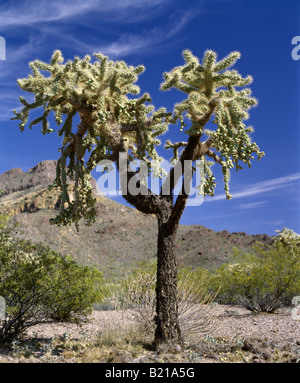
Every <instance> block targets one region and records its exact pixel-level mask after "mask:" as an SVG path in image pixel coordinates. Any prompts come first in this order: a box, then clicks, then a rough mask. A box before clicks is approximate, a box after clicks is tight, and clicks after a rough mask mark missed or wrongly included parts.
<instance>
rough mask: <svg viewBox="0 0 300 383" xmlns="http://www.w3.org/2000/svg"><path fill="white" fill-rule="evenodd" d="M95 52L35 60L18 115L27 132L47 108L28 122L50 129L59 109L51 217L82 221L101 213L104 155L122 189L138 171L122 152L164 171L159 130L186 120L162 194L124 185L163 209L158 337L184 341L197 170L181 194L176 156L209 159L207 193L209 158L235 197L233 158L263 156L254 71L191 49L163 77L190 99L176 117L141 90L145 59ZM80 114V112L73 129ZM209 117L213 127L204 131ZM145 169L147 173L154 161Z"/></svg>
mask: <svg viewBox="0 0 300 383" xmlns="http://www.w3.org/2000/svg"><path fill="white" fill-rule="evenodd" d="M94 56H95V57H96V59H97V60H98V61H96V62H94V63H92V62H91V57H90V56H86V57H85V58H84V59H83V60H80V59H79V58H77V57H76V58H75V59H74V60H73V61H68V62H66V63H64V59H63V57H62V55H61V53H60V51H55V52H54V54H53V56H52V59H51V62H50V64H46V63H44V62H41V61H38V60H36V61H33V62H32V63H30V67H31V68H32V70H33V75H30V76H28V78H25V79H22V80H18V84H19V86H20V87H21V88H22V89H23V90H25V91H28V92H31V93H34V94H35V100H34V102H33V103H28V102H27V101H26V100H25V99H24V98H23V97H20V101H21V102H22V104H23V105H24V107H23V109H22V111H21V112H20V113H17V112H15V115H16V116H15V119H19V120H20V121H21V122H20V128H21V130H23V129H24V127H25V125H26V123H27V121H28V118H29V112H30V110H32V109H34V108H37V107H42V108H43V110H44V112H43V114H42V115H41V116H40V117H39V118H37V119H35V120H34V121H32V122H31V123H30V124H29V127H30V128H31V127H32V126H33V125H35V124H37V123H40V122H41V123H42V132H43V134H46V133H49V132H51V131H52V130H51V129H50V126H49V123H48V115H49V113H50V112H51V111H53V112H54V113H55V121H56V123H57V125H58V126H59V127H60V129H59V130H58V133H59V135H60V136H63V144H62V147H61V148H60V151H61V157H60V159H59V160H58V164H57V171H56V179H55V181H54V184H53V186H57V187H60V188H61V190H62V194H61V200H62V203H61V212H60V214H59V215H58V217H57V218H56V219H55V220H53V221H52V222H53V223H57V224H60V223H62V224H68V223H71V222H75V223H76V224H78V220H79V219H80V218H82V217H83V218H86V219H87V220H88V223H90V222H91V221H92V220H93V219H94V215H95V209H94V203H95V200H94V198H93V197H92V187H91V183H90V177H91V176H90V172H91V170H92V169H93V168H94V167H95V166H96V164H97V163H98V162H99V161H100V160H112V161H115V162H116V164H117V166H118V168H119V171H120V174H121V186H122V188H123V185H124V184H125V187H126V186H127V185H128V184H129V181H130V179H131V177H132V176H133V175H135V174H136V172H132V171H128V172H125V171H122V169H121V168H122V167H121V166H120V160H119V154H120V152H124V151H126V152H127V156H125V158H127V165H128V164H129V161H130V160H134V159H139V160H144V161H146V162H147V164H148V172H149V171H150V170H151V164H152V163H153V162H156V163H157V166H156V167H155V168H154V172H155V173H157V174H159V173H160V169H159V162H160V161H159V160H160V158H159V156H158V154H157V152H156V149H155V148H156V146H157V145H159V144H160V141H159V139H158V136H160V135H162V134H163V133H164V132H166V130H167V128H168V124H169V123H176V122H177V121H178V120H179V122H180V129H181V131H182V130H184V129H185V128H186V130H185V133H187V135H188V140H187V141H186V142H185V141H179V142H177V143H175V144H172V142H171V141H167V142H166V148H169V149H172V150H173V154H174V159H175V160H176V159H177V160H178V161H177V162H176V161H174V163H176V164H175V165H174V166H173V167H172V169H171V170H170V172H169V174H168V176H167V179H166V180H165V181H164V183H163V185H162V186H161V191H160V193H157V194H154V193H152V191H151V190H149V189H147V187H145V188H144V189H143V193H138V194H137V195H136V194H134V193H130V191H129V192H128V193H124V198H125V199H126V200H127V201H128V202H129V203H130V204H132V205H133V206H135V207H136V208H137V209H138V210H139V211H141V212H143V213H146V214H154V215H155V216H156V217H157V220H158V240H157V283H156V317H155V323H156V330H155V344H156V345H159V344H161V343H171V344H173V343H177V342H179V341H180V340H181V331H180V326H179V321H178V304H177V261H176V252H175V240H176V233H177V229H178V225H179V221H180V218H181V216H182V213H183V211H184V209H185V206H186V202H187V199H188V197H189V192H188V190H185V186H186V185H191V181H192V175H193V172H190V171H185V170H184V171H183V177H182V189H181V193H179V195H178V196H177V198H176V201H175V200H174V189H175V186H176V184H177V181H178V180H179V178H181V175H182V174H181V173H180V172H177V169H178V168H179V167H177V164H179V165H180V166H181V169H184V166H182V165H184V163H185V161H191V162H193V161H195V160H197V159H201V160H204V167H203V168H202V169H200V171H201V172H203V173H204V174H203V175H202V179H201V185H199V192H200V193H202V194H203V195H213V194H214V189H215V186H216V182H215V177H214V174H213V171H212V167H211V165H212V164H213V163H217V164H220V165H221V167H222V172H223V175H224V181H225V188H224V189H225V193H226V197H227V198H231V196H230V194H229V185H228V184H229V175H230V169H232V168H233V167H234V166H235V168H236V170H239V169H241V168H242V167H241V165H240V162H241V163H242V164H247V165H248V166H250V165H251V160H252V159H253V158H254V156H253V154H256V155H257V156H258V159H260V158H261V157H262V156H263V155H264V153H263V152H261V151H260V150H259V148H258V146H257V145H256V144H255V143H252V142H251V139H250V136H249V134H250V133H251V132H252V128H251V127H247V126H246V125H245V124H244V120H245V119H247V118H248V110H249V109H250V108H251V107H252V106H254V105H255V104H256V100H255V99H254V98H252V97H251V91H250V89H249V88H247V87H246V86H247V85H248V84H250V83H251V81H252V78H251V77H250V76H248V77H246V78H243V77H242V76H241V75H240V74H239V73H238V72H237V71H236V70H231V69H230V68H231V67H232V66H233V65H234V64H235V62H236V61H237V59H238V58H239V57H240V54H239V53H238V52H233V53H231V54H229V55H228V56H227V57H225V58H224V59H223V60H221V61H219V62H217V55H216V53H215V52H213V51H211V50H208V51H206V52H205V55H204V58H203V62H202V63H200V62H199V60H198V59H197V58H196V57H195V56H194V55H193V54H192V53H191V52H190V51H184V52H183V56H184V59H185V64H184V65H183V66H179V67H176V68H174V69H173V70H172V71H171V72H170V73H165V74H164V78H165V82H164V83H163V84H162V85H161V89H162V90H167V89H170V88H172V87H175V88H177V89H179V90H180V91H183V92H184V93H185V94H186V95H187V98H186V99H185V100H184V101H182V102H181V103H179V104H177V105H176V106H175V108H174V112H173V115H172V113H167V112H166V110H165V109H164V108H160V109H158V110H157V111H155V110H154V107H153V106H152V105H151V104H150V102H151V98H150V96H149V95H148V94H147V93H146V94H144V95H142V96H141V97H137V96H136V95H137V94H138V93H139V88H138V86H137V85H136V84H135V83H136V81H137V79H138V76H139V74H140V73H142V72H143V70H144V67H143V66H137V67H133V66H128V65H127V64H126V63H125V62H123V61H116V62H113V61H110V60H108V59H107V57H105V56H103V55H101V54H95V55H94ZM41 71H47V72H49V73H50V75H49V76H48V77H45V76H44V75H43V74H42V73H41ZM245 87H246V88H245ZM240 88H242V89H240ZM128 95H131V97H129V96H128ZM75 116H79V119H80V123H79V124H78V125H77V126H76V127H74V119H75ZM212 117H213V118H214V119H213V121H212V122H213V123H214V124H215V125H216V129H215V130H209V129H206V128H205V126H206V124H207V123H209V121H210V120H211V118H212ZM187 119H188V121H189V122H190V126H188V121H187ZM88 153H89V154H88ZM86 157H88V158H86ZM150 160H151V163H150ZM127 169H128V166H127ZM124 173H126V174H125V177H123V175H124ZM144 173H147V169H146V171H145V172H144ZM179 173H180V174H179ZM70 179H71V180H73V181H74V184H75V186H74V188H75V190H74V193H73V194H74V199H72V200H71V198H70V196H69V193H70V190H69V189H70V185H68V181H69V180H70ZM139 181H140V184H141V185H142V182H141V180H139ZM186 181H187V182H186ZM166 185H167V187H166ZM166 190H168V192H167V193H165V191H166ZM144 192H145V193H144Z"/></svg>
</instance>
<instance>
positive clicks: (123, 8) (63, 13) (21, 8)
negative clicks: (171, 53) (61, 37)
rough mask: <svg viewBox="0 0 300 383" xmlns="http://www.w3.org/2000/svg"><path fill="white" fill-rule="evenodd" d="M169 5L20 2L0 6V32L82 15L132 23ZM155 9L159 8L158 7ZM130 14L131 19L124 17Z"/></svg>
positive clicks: (154, 0) (140, 0) (123, 0)
mask: <svg viewBox="0 0 300 383" xmlns="http://www.w3.org/2000/svg"><path fill="white" fill-rule="evenodd" d="M168 3H170V0H109V1H107V0H100V1H99V0H89V1H81V0H72V1H70V0H68V1H57V0H56V1H51V2H49V1H46V0H41V1H37V0H35V1H29V0H27V1H23V2H19V4H15V3H12V2H10V3H4V4H2V5H1V6H0V14H1V25H0V29H1V30H3V29H7V28H19V27H21V26H27V27H30V26H35V25H37V24H41V23H45V22H54V21H64V20H65V21H68V20H70V19H72V18H77V17H79V16H83V15H85V14H93V15H97V16H98V17H107V16H110V20H115V21H116V20H118V21H120V20H122V21H123V22H132V20H133V14H132V13H131V14H130V13H129V12H132V11H134V18H135V20H137V18H138V17H139V18H141V16H143V17H144V16H145V15H147V14H148V15H153V13H154V11H156V10H157V9H159V8H162V7H164V6H166V5H167V4H168ZM158 7H159V8H158ZM129 14H130V15H131V17H130V18H129V17H126V15H127V16H129Z"/></svg>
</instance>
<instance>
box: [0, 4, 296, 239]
mask: <svg viewBox="0 0 300 383" xmlns="http://www.w3.org/2000/svg"><path fill="white" fill-rule="evenodd" d="M297 3H299V1H298V0H289V1H285V0H195V1H193V0H109V1H106V0H98V1H96V0H92V1H89V0H87V1H85V2H83V1H78V0H72V1H64V2H61V1H52V2H47V1H44V0H42V1H37V0H32V1H1V3H0V15H1V23H0V36H3V37H4V38H5V40H6V60H5V61H4V60H3V61H0V173H2V172H4V171H6V170H8V169H11V168H13V167H21V168H22V169H23V170H24V171H27V170H28V169H29V168H31V167H32V166H34V165H35V164H37V163H38V162H40V161H42V160H46V159H57V158H58V157H59V153H58V150H57V148H58V147H59V146H60V143H61V142H60V138H59V137H58V136H57V134H56V133H53V134H52V135H48V136H42V134H41V132H40V129H39V127H38V126H37V127H35V128H34V129H33V130H31V131H29V130H28V129H25V131H24V132H23V133H20V132H19V129H18V124H17V122H16V121H10V117H13V112H12V111H13V109H16V108H19V107H20V103H19V100H18V96H19V95H20V94H21V92H20V91H19V89H18V87H17V84H16V79H17V78H20V77H26V76H27V75H28V74H29V73H30V70H29V68H28V62H29V61H32V60H34V59H36V58H38V59H41V60H44V61H49V59H50V57H51V55H52V53H53V51H54V50H55V49H60V50H61V51H62V52H63V55H64V57H65V58H66V59H71V58H73V57H74V56H75V55H78V56H81V57H82V56H84V55H85V54H87V53H88V54H92V53H93V52H102V53H104V54H106V55H108V56H109V57H110V58H111V59H124V60H126V61H127V62H128V63H129V64H131V65H138V64H143V65H145V66H146V72H145V73H144V74H142V75H141V76H140V80H139V85H140V87H141V91H142V93H143V92H149V93H150V94H151V96H152V100H153V103H154V105H155V106H156V107H159V106H165V107H167V108H168V109H169V110H170V111H171V110H172V109H173V105H174V103H176V102H179V101H180V100H182V99H183V97H184V95H183V94H180V93H179V92H177V91H170V92H160V91H159V86H160V83H161V82H162V80H163V78H162V73H163V72H165V71H169V70H170V69H172V68H173V67H174V66H177V65H182V64H183V59H182V55H181V53H182V51H183V50H184V49H190V50H191V51H192V52H193V53H194V54H195V55H196V56H198V57H200V58H202V56H203V52H204V51H205V50H206V49H213V50H215V51H216V52H217V53H218V57H219V58H222V57H223V56H225V55H227V54H228V53H229V52H231V51H234V50H238V51H240V52H241V54H242V56H241V59H240V60H239V61H238V62H237V64H236V69H237V70H238V71H239V72H240V73H241V74H242V75H243V76H246V75H247V74H250V75H252V76H253V78H254V82H253V84H252V85H251V88H252V90H253V95H254V96H255V97H256V98H257V99H258V101H259V104H258V107H256V108H255V109H252V110H251V111H250V120H249V124H250V125H253V126H254V128H255V132H254V133H253V136H252V137H253V140H254V141H255V142H257V144H258V145H259V146H260V148H261V149H262V150H263V151H264V152H265V153H266V156H265V157H264V158H263V159H262V160H261V161H260V162H257V161H256V160H254V162H253V166H252V168H251V169H248V168H245V169H244V170H242V171H240V172H237V173H236V172H235V171H234V172H233V173H232V175H231V182H230V190H231V194H232V195H233V198H232V200H230V201H228V200H225V197H224V195H223V182H222V178H221V175H220V172H219V171H216V175H217V183H218V185H217V189H216V193H215V194H216V195H215V197H214V198H207V199H205V201H204V203H203V204H202V205H201V206H190V207H187V208H186V210H185V212H184V215H183V217H182V220H181V223H183V224H201V225H205V226H207V227H209V228H212V229H214V230H228V231H230V232H234V231H245V232H247V233H248V234H255V233H267V234H270V235H274V234H275V230H276V229H281V228H283V227H289V228H291V229H293V230H295V231H297V232H300V219H299V218H300V214H299V211H300V209H299V207H300V195H299V190H300V158H299V157H300V156H299V145H300V138H299V137H300V135H299V122H300V120H299V110H298V105H299V71H300V60H299V61H298V60H297V61H296V60H293V59H292V56H291V53H292V49H293V48H294V46H293V45H292V44H291V41H292V39H293V37H294V36H300V24H299V11H300V9H299V6H298V4H297ZM176 129H177V128H176V127H171V128H170V131H169V133H167V134H166V135H164V136H163V137H162V139H163V142H164V141H165V140H167V139H171V140H173V141H174V140H175V139H176V138H178V137H179V134H178V132H177V131H176ZM183 139H184V138H183ZM93 175H94V176H95V177H96V178H97V176H99V174H97V173H94V174H93ZM116 200H118V201H119V202H122V203H124V200H122V199H121V197H118V198H116Z"/></svg>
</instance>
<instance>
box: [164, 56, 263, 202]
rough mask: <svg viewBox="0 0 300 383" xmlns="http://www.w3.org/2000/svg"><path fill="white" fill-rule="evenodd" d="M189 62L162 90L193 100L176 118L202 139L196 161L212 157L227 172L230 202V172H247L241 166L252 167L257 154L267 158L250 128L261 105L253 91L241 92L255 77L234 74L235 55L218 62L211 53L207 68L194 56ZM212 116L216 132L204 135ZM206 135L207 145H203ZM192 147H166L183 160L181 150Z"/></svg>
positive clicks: (208, 186) (210, 186) (210, 190)
mask: <svg viewBox="0 0 300 383" xmlns="http://www.w3.org/2000/svg"><path fill="white" fill-rule="evenodd" d="M183 57H184V60H185V65H183V66H178V67H176V68H174V69H173V70H172V71H171V72H167V73H164V79H165V82H163V83H162V84H161V90H168V89H170V88H172V87H174V88H177V89H179V90H180V91H183V92H184V93H186V94H187V98H186V99H185V100H184V101H183V102H181V103H179V104H177V105H176V106H175V108H174V116H175V118H177V119H179V120H180V121H181V122H182V124H181V129H182V130H183V129H184V127H185V126H186V124H185V123H184V116H186V117H187V118H188V119H189V120H190V121H191V123H192V124H191V126H190V127H189V129H187V130H186V132H185V133H187V134H188V135H189V136H190V137H191V136H195V137H197V138H198V139H199V144H198V145H197V148H196V149H195V151H194V155H193V159H194V160H195V159H200V158H204V157H205V156H207V157H210V158H212V159H213V160H214V162H215V163H218V164H220V165H221V166H222V172H223V175H224V182H225V188H224V189H225V193H226V197H227V198H228V199H230V198H231V196H230V194H229V186H228V184H229V170H230V169H231V168H233V167H234V166H235V168H236V170H239V169H242V166H241V165H240V164H239V161H241V162H243V163H245V164H247V165H248V166H249V167H251V160H252V159H253V158H254V157H253V154H257V155H258V159H260V158H261V157H262V156H264V153H263V152H261V151H260V150H259V148H258V146H257V145H256V144H255V143H253V142H251V138H250V136H249V133H251V132H252V131H253V129H252V127H247V126H246V125H245V124H244V120H246V119H247V118H248V117H249V115H248V112H247V111H248V110H249V109H250V108H251V107H253V106H255V105H256V103H257V101H256V99H255V98H253V97H251V90H250V89H249V88H244V89H242V90H238V89H237V88H241V87H245V86H247V85H249V84H250V83H251V82H252V77H251V76H247V77H246V78H243V77H242V76H241V75H240V74H239V73H238V72H237V71H236V70H229V68H230V67H232V66H233V65H234V64H235V63H236V61H237V60H238V59H239V58H240V53H239V52H232V53H230V54H229V55H228V56H226V57H225V58H224V59H223V60H221V61H217V54H216V53H215V52H214V51H212V50H207V51H206V52H205V54H204V58H203V61H202V63H200V62H199V60H198V58H197V57H195V56H194V55H193V54H192V53H191V52H190V51H189V50H185V51H184V52H183ZM211 115H214V120H213V121H212V122H213V123H215V124H216V129H215V130H208V129H204V127H205V124H206V123H207V122H208V120H209V118H210V117H211ZM203 135H204V136H206V139H205V140H204V141H203V142H201V141H200V140H201V138H203ZM186 146H187V142H180V143H175V144H172V143H171V142H170V141H168V142H167V146H166V147H167V148H173V150H174V157H175V158H178V150H179V149H180V147H186ZM206 166H207V171H206V180H205V183H204V185H203V186H204V188H205V192H204V194H205V195H206V194H208V195H214V188H215V185H216V183H215V178H214V177H213V175H212V172H211V170H208V169H209V165H208V164H207V165H206Z"/></svg>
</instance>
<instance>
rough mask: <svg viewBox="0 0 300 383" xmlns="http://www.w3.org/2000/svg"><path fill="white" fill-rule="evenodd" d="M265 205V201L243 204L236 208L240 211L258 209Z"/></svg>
mask: <svg viewBox="0 0 300 383" xmlns="http://www.w3.org/2000/svg"><path fill="white" fill-rule="evenodd" d="M266 203H267V201H260V202H250V203H243V204H241V205H239V206H238V207H239V208H240V209H256V208H258V207H261V206H263V205H265V204H266Z"/></svg>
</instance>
